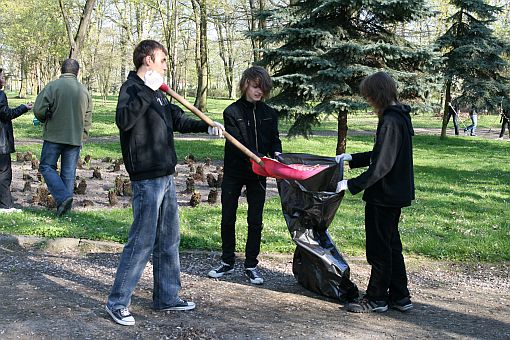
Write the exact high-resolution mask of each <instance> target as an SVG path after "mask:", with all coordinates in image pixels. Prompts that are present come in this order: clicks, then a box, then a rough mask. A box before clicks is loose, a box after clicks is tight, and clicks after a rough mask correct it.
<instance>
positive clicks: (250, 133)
mask: <svg viewBox="0 0 510 340" xmlns="http://www.w3.org/2000/svg"><path fill="white" fill-rule="evenodd" d="M272 86H273V83H272V81H271V77H270V76H269V74H268V73H267V71H266V70H265V69H264V68H263V67H260V66H253V67H250V68H248V69H246V70H245V71H244V72H243V75H242V77H241V80H240V82H239V89H240V92H241V98H240V99H238V100H237V101H236V102H235V103H233V104H231V105H230V106H228V107H227V108H226V109H225V111H224V112H223V121H224V122H225V128H226V131H227V132H228V133H230V134H231V135H232V136H233V137H234V138H235V139H237V140H238V141H239V142H241V143H242V144H243V145H244V146H246V147H247V148H248V149H250V150H251V151H252V152H254V153H255V154H257V155H259V156H266V155H269V156H270V157H275V156H276V155H277V154H279V153H281V152H282V143H281V141H280V137H279V132H278V116H277V114H276V112H275V111H274V110H273V109H272V108H271V107H270V106H268V105H267V104H265V103H264V102H263V101H262V100H263V99H264V98H265V97H266V96H268V95H269V93H270V91H271V88H272ZM243 186H246V199H247V201H248V216H247V223H248V238H247V240H246V248H245V256H246V257H245V261H244V272H245V274H246V276H247V277H248V279H249V281H250V283H252V284H256V285H261V284H262V283H264V279H263V278H262V276H261V274H260V272H259V271H258V269H257V265H258V262H259V261H258V259H257V257H258V255H259V253H260V242H261V237H262V213H263V210H264V202H265V199H266V178H265V177H262V176H258V175H256V174H255V173H254V172H253V171H252V169H251V163H250V160H249V159H248V157H247V156H246V155H245V154H243V153H242V152H241V151H239V150H238V149H237V148H236V147H235V146H234V145H233V144H232V143H230V142H229V141H225V158H224V177H223V183H222V185H221V248H222V255H221V260H222V262H221V264H220V265H219V266H218V267H217V268H215V269H212V270H211V271H209V273H208V276H209V277H213V278H219V277H222V276H223V275H225V274H230V273H232V272H233V271H234V265H235V254H234V251H235V247H236V238H235V224H236V219H237V207H238V201H239V197H240V195H241V190H242V188H243Z"/></svg>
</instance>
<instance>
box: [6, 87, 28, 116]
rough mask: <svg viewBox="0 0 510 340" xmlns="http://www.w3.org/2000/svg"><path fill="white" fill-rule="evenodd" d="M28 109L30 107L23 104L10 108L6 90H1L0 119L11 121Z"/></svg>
mask: <svg viewBox="0 0 510 340" xmlns="http://www.w3.org/2000/svg"><path fill="white" fill-rule="evenodd" d="M27 111H28V108H27V107H26V106H25V105H23V104H21V105H20V106H18V107H17V108H15V109H10V108H9V103H8V102H7V96H6V95H5V92H4V91H0V119H1V120H2V121H10V120H13V119H15V118H18V117H19V116H21V115H22V114H24V113H25V112H27Z"/></svg>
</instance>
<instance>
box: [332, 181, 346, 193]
mask: <svg viewBox="0 0 510 340" xmlns="http://www.w3.org/2000/svg"><path fill="white" fill-rule="evenodd" d="M346 189H347V180H346V179H344V180H342V181H340V182H338V184H337V185H336V190H335V192H340V191H344V190H346Z"/></svg>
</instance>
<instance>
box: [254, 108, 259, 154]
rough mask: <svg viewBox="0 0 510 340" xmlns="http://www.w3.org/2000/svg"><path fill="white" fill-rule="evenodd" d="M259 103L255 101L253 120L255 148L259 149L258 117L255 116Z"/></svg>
mask: <svg viewBox="0 0 510 340" xmlns="http://www.w3.org/2000/svg"><path fill="white" fill-rule="evenodd" d="M256 108H257V104H255V103H253V122H254V124H255V150H257V151H259V139H258V136H257V118H256V117H255V109H256Z"/></svg>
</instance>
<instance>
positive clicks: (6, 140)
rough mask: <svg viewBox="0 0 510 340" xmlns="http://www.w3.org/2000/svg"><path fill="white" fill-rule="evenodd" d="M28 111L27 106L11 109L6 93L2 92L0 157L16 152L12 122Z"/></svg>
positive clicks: (0, 100) (0, 96)
mask: <svg viewBox="0 0 510 340" xmlns="http://www.w3.org/2000/svg"><path fill="white" fill-rule="evenodd" d="M27 111H28V108H27V107H26V106H25V105H23V104H22V105H20V106H18V107H17V108H15V109H10V108H9V104H8V103H7V96H6V95H5V92H4V91H2V90H0V155H8V154H10V153H13V152H14V151H15V150H14V132H13V130H12V122H11V121H12V120H13V119H15V118H18V117H19V116H21V115H22V114H24V113H25V112H27Z"/></svg>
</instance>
